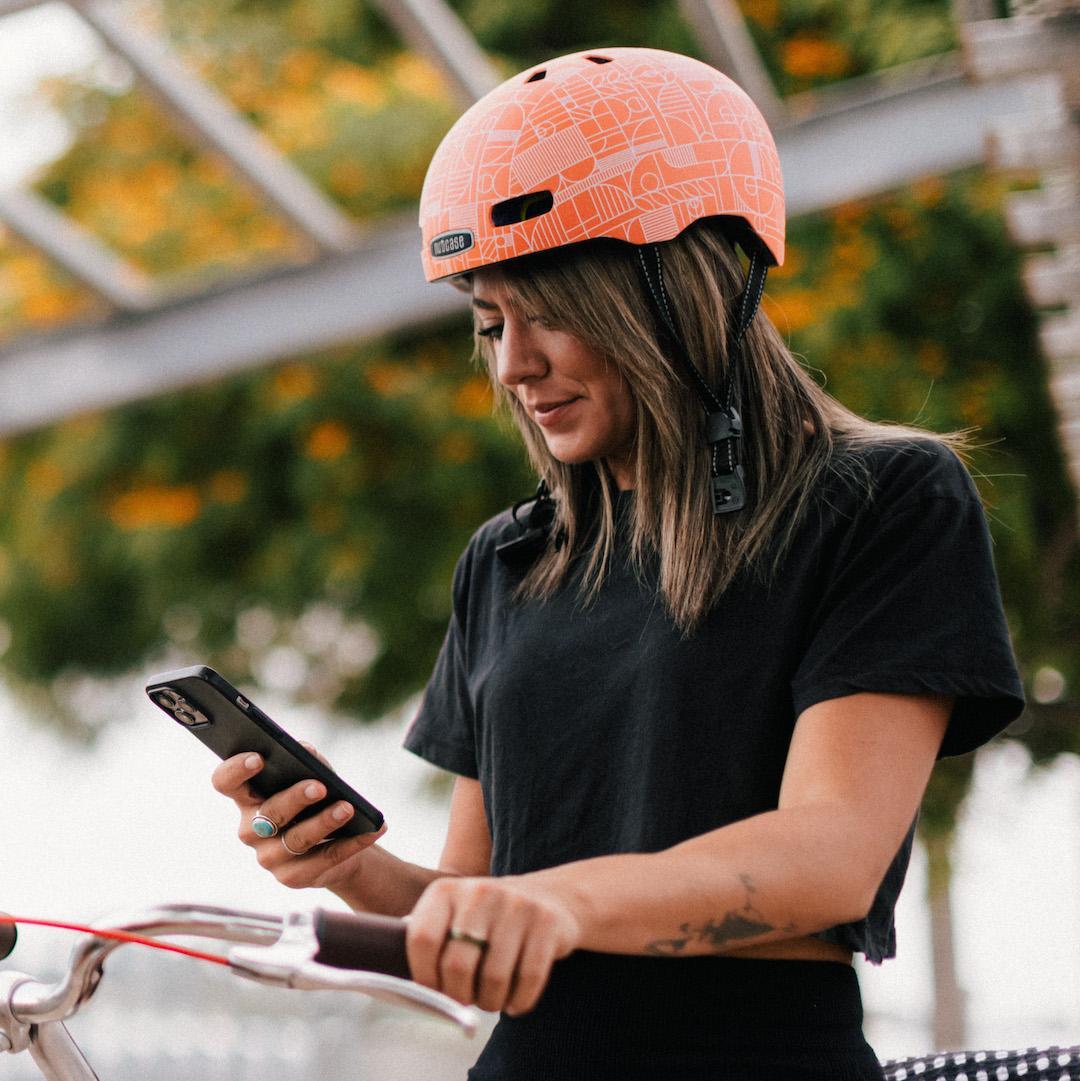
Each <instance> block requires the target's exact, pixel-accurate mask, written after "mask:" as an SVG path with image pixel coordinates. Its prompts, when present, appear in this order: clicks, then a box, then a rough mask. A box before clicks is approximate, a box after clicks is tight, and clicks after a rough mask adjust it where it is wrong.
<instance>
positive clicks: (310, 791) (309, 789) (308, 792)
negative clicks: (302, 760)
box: [304, 781, 319, 799]
mask: <svg viewBox="0 0 1080 1081" xmlns="http://www.w3.org/2000/svg"><path fill="white" fill-rule="evenodd" d="M304 795H305V796H307V798H308V799H315V798H316V797H317V796H318V795H319V786H318V785H317V784H316V783H315V782H314V781H312V782H311V784H309V785H307V786H306V787H305V788H304Z"/></svg>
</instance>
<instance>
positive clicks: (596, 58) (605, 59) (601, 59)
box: [585, 56, 611, 64]
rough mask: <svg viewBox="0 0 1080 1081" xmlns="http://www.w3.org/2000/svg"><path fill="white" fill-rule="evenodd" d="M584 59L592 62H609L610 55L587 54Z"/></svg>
mask: <svg viewBox="0 0 1080 1081" xmlns="http://www.w3.org/2000/svg"><path fill="white" fill-rule="evenodd" d="M585 59H586V60H589V61H591V62H592V63H594V64H610V63H611V57H610V56H587V57H585Z"/></svg>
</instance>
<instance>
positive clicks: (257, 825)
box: [251, 812, 278, 837]
mask: <svg viewBox="0 0 1080 1081" xmlns="http://www.w3.org/2000/svg"><path fill="white" fill-rule="evenodd" d="M251 828H252V830H253V831H254V833H255V836H256V837H276V836H277V832H278V824H277V823H276V822H275V821H274V820H273V819H272V818H267V817H266V815H264V814H263V813H262V812H260V813H259V814H257V815H256V816H255V817H254V818H253V819H252V820H251Z"/></svg>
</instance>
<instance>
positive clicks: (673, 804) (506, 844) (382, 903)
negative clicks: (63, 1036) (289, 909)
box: [215, 49, 1022, 1081]
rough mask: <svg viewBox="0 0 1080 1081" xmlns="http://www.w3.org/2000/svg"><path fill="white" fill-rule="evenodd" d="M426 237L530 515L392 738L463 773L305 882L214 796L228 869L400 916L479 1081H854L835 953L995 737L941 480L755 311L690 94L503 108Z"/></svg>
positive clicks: (506, 95)
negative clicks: (396, 829)
mask: <svg viewBox="0 0 1080 1081" xmlns="http://www.w3.org/2000/svg"><path fill="white" fill-rule="evenodd" d="M421 225H422V227H423V231H424V244H425V248H424V264H425V270H426V273H427V277H428V278H429V280H436V279H441V278H449V279H450V280H452V281H454V282H455V284H458V285H459V286H460V287H463V288H465V289H467V290H468V291H469V292H470V293H471V297H472V306H473V310H474V313H475V317H476V335H477V344H478V352H479V354H480V356H481V357H482V358H483V360H484V361H485V362H486V363H487V365H488V367H489V369H490V371H491V374H492V377H493V381H494V383H495V385H496V389H497V391H498V393H499V395H500V397H501V399H502V400H503V402H504V403H505V404H506V405H507V406H508V407H509V409H510V412H511V414H512V416H513V418H514V420H515V422H516V423H517V426H518V428H519V429H520V430H521V433H522V435H523V437H524V440H525V444H526V447H527V449H528V451H529V454H530V457H531V459H532V461H533V463H534V465H535V466H536V469H537V471H538V473H539V475H540V477H541V478H542V482H543V483H542V484H541V488H540V491H539V493H538V495H537V497H536V498H535V499H534V500H532V501H531V502H530V504H529V506H528V509H527V510H526V509H525V508H524V507H519V508H516V509H515V512H514V513H511V512H507V513H504V514H502V515H500V516H498V517H497V518H495V519H493V520H492V521H490V522H488V523H487V524H485V525H484V526H482V527H481V528H480V529H479V530H478V532H477V533H476V534H475V536H474V537H473V539H472V541H471V543H470V545H469V547H468V549H467V551H466V552H465V554H464V555H463V556H462V558H461V561H460V562H459V564H458V568H457V573H456V575H455V580H454V606H453V616H452V619H451V622H450V627H449V630H448V632H447V637H446V640H445V643H444V646H443V649H442V652H441V654H440V657H439V660H438V663H437V665H436V668H435V672H434V674H433V676H432V679H431V682H430V684H429V686H428V689H427V692H426V694H425V697H424V701H423V704H422V706H421V709H420V712H419V715H418V716H417V718H416V720H415V722H414V724H413V727H412V729H411V731H410V733H409V736H408V739H407V743H406V745H407V746H408V747H409V749H411V750H413V751H415V752H416V753H418V754H420V755H422V756H423V757H425V758H427V759H428V760H430V761H432V762H434V763H435V764H437V765H439V766H442V767H443V768H445V769H448V770H450V771H452V772H453V773H455V774H457V780H456V782H455V787H454V794H453V801H452V805H451V812H450V823H449V831H448V837H447V842H446V847H445V851H444V854H443V857H442V860H441V862H440V866H439V868H438V869H437V870H430V869H423V868H419V867H416V866H413V865H408V864H405V863H403V862H402V861H399V860H397V859H396V858H395V857H393V856H392V855H390V854H389V853H388V852H386V851H385V850H384V849H382V848H380V847H379V846H378V845H373V846H372V845H371V841H372V840H373V838H371V837H368V838H361V839H353V840H341V841H335V842H333V843H330V844H327V845H322V846H319V847H317V848H316V847H313V846H315V845H316V844H317V843H318V842H319V841H321V840H322V839H323V838H324V837H325V836H326V835H327V834H328V833H330V832H331V831H332V830H333V829H335V828H336V827H337V826H338V825H339V824H340V821H341V819H339V818H335V817H334V816H335V815H339V814H347V813H348V809H347V808H334V809H331V811H328V812H325V813H324V814H323V815H321V816H319V817H316V818H313V819H309V820H306V821H303V822H300V823H296V824H294V825H289V823H290V822H292V820H293V819H294V818H295V817H296V816H297V815H298V814H299V813H300V812H301V811H302V810H303V808H304V807H306V806H307V805H308V804H309V803H310V802H312V801H313V800H317V799H318V798H320V797H321V795H322V791H321V788H320V787H319V786H318V785H317V784H311V785H308V786H307V787H306V788H305V787H304V786H297V788H296V789H294V790H289V791H288V792H284V793H281V794H279V795H277V796H275V797H273V798H271V799H269V800H266V801H264V802H262V803H261V804H259V803H258V801H256V800H254V799H253V798H251V797H250V795H249V793H248V791H247V788H246V782H247V781H248V780H249V779H250V778H251V777H252V776H254V775H255V774H256V773H257V772H258V768H259V765H260V763H259V761H258V759H257V757H256V756H251V757H250V758H249V759H247V760H245V759H243V758H236V759H232V760H230V761H229V762H227V763H224V764H223V765H222V766H221V767H219V769H218V771H217V772H216V774H215V783H216V784H217V786H218V787H219V789H220V790H221V791H223V792H225V793H227V794H229V795H231V796H232V797H233V798H234V799H236V801H237V802H238V804H239V805H240V807H241V814H242V824H241V837H242V839H243V840H245V841H246V842H247V843H248V844H250V845H252V846H253V847H255V848H256V850H257V852H258V856H259V860H260V862H261V863H262V864H263V865H264V866H265V867H267V868H269V869H270V870H271V871H273V873H274V874H275V875H276V876H277V877H278V878H279V879H280V880H281V881H282V882H285V883H286V884H288V885H293V886H327V887H329V888H330V889H332V890H333V891H334V892H335V893H337V894H338V895H339V896H340V897H342V898H343V899H344V900H345V901H347V902H348V903H349V904H350V905H352V906H353V907H354V908H357V909H365V910H371V911H378V912H386V913H394V914H402V915H403V914H406V913H409V914H411V916H410V923H409V932H408V948H409V960H410V965H411V968H412V971H413V974H414V976H415V978H416V979H417V980H419V981H420V982H421V983H424V984H427V985H429V986H431V987H436V988H439V989H441V990H443V991H446V992H447V993H449V994H451V995H453V996H454V997H455V998H457V999H459V1000H461V1001H462V1002H475V1003H477V1004H479V1005H480V1006H481V1007H483V1008H484V1009H488V1010H500V1011H502V1014H503V1016H502V1018H501V1020H500V1022H499V1024H498V1026H497V1027H496V1029H495V1032H494V1035H493V1037H492V1039H491V1041H490V1042H489V1044H488V1046H487V1048H486V1049H485V1051H484V1052H483V1054H482V1055H481V1057H480V1060H479V1062H478V1063H477V1065H476V1066H475V1067H474V1069H473V1071H472V1072H471V1073H470V1077H472V1078H473V1079H474V1081H482V1079H488V1078H501V1079H517V1078H537V1079H541V1078H542V1079H545V1081H556V1079H562V1078H566V1079H570V1078H574V1079H580V1078H620V1079H623V1078H680V1079H681V1078H687V1079H689V1078H694V1079H698V1078H719V1077H723V1078H735V1079H743V1078H755V1079H758V1078H764V1077H774V1078H783V1079H787V1078H807V1079H810V1078H814V1079H816V1078H822V1079H824V1078H829V1079H830V1081H835V1079H838V1078H839V1079H845V1078H851V1079H862V1078H879V1077H880V1076H881V1075H880V1070H879V1069H878V1066H877V1062H876V1058H875V1056H874V1054H873V1052H872V1051H871V1049H870V1048H869V1047H868V1045H867V1044H866V1041H865V1039H864V1038H863V1035H862V1031H861V1016H862V1012H861V1003H860V999H859V992H858V985H857V981H856V979H855V975H854V970H853V969H852V967H851V957H852V953H853V951H859V952H862V953H864V954H865V955H866V956H867V957H868V958H869V959H870V960H872V961H874V962H880V961H882V960H883V959H885V958H887V957H890V956H892V955H893V953H894V952H895V935H894V929H893V909H894V906H895V902H896V897H897V894H898V892H899V889H900V885H901V883H902V880H903V877H904V872H905V869H906V865H907V861H908V856H909V853H910V848H911V840H912V831H913V821H914V818H915V814H916V810H917V807H918V803H919V800H920V798H921V795H922V792H923V789H924V787H925V784H926V781H927V778H928V776H929V773H930V770H931V768H932V766H933V763H934V760H935V758H936V757H937V756H939V755H941V754H955V753H960V752H964V751H969V750H971V749H973V748H974V747H976V746H978V745H979V744H980V743H982V742H984V741H985V740H986V739H988V738H989V737H990V736H992V735H993V734H994V733H996V732H997V731H999V730H1000V729H1001V728H1002V727H1004V725H1005V724H1007V723H1008V722H1009V721H1010V720H1011V719H1012V718H1014V717H1015V716H1016V715H1017V714H1018V712H1019V711H1020V709H1021V708H1022V692H1021V688H1020V685H1019V682H1018V679H1017V675H1016V669H1015V664H1014V661H1013V658H1012V654H1011V650H1010V647H1009V642H1008V636H1007V632H1006V630H1005V627H1004V620H1003V617H1002V611H1001V604H1000V600H999V597H998V593H997V584H996V580H995V577H994V571H993V565H992V562H991V559H990V555H989V548H988V541H987V534H986V527H985V522H984V519H983V516H982V512H981V508H980V505H979V501H978V497H977V494H976V491H975V489H974V486H973V485H972V483H971V480H970V478H969V477H968V475H967V473H966V472H965V470H964V469H963V467H962V466H961V465H960V463H959V461H958V459H957V458H956V456H955V454H954V453H953V452H952V451H951V450H950V449H949V446H948V445H947V441H946V440H940V439H934V438H931V437H929V436H927V435H926V434H925V433H921V432H917V431H914V430H911V429H902V428H896V427H886V426H883V425H876V424H871V423H869V422H867V421H864V420H862V419H860V418H858V417H856V416H854V415H853V414H851V413H850V412H849V411H847V410H845V409H844V408H843V407H842V406H840V405H839V404H838V403H837V402H835V401H834V400H832V399H831V398H830V397H829V396H828V395H827V394H825V393H824V391H822V390H821V388H820V387H819V386H818V385H817V384H816V383H815V382H814V381H813V380H812V379H810V378H809V377H808V376H807V374H806V373H805V372H804V371H803V369H802V368H801V367H800V366H799V364H798V363H797V362H796V361H795V360H794V358H793V357H792V356H791V354H790V352H789V351H788V350H787V348H786V347H785V345H784V343H783V341H782V339H781V338H780V336H779V335H778V334H777V332H776V330H775V329H774V328H773V327H772V326H771V324H770V323H769V322H768V320H767V319H766V318H765V317H764V316H763V315H762V314H761V313H757V303H758V300H759V298H760V295H761V289H762V287H763V284H764V273H765V268H766V266H768V265H770V264H774V263H779V262H780V261H781V260H782V259H783V193H782V187H781V181H780V171H779V163H778V160H777V157H776V151H775V147H774V145H773V141H772V138H771V136H770V135H769V132H768V130H767V128H766V126H765V124H764V122H763V120H762V119H761V116H760V114H759V113H758V112H757V110H756V109H755V108H754V106H753V105H752V103H751V102H750V101H749V99H747V98H746V96H745V95H744V94H743V93H742V91H740V90H739V89H738V88H737V87H736V86H735V85H734V84H733V83H731V82H730V80H728V79H727V78H726V77H724V76H723V75H721V74H720V73H719V72H716V71H713V70H712V69H711V68H709V67H707V66H706V65H704V64H701V63H699V62H697V61H694V60H690V59H688V58H685V57H679V56H675V55H673V54H669V53H661V52H657V51H654V50H645V49H611V50H603V51H599V52H595V53H582V54H577V55H574V56H569V57H562V58H560V59H558V60H554V61H551V62H550V63H549V64H545V65H542V66H541V67H540V68H537V69H533V70H531V71H529V72H526V73H523V74H522V75H520V76H517V77H516V78H514V79H511V80H509V81H508V82H507V83H505V84H504V85H503V86H501V87H499V88H498V89H496V90H495V91H493V92H492V93H491V94H489V95H488V96H487V97H486V98H485V99H484V100H483V101H481V102H479V103H478V104H477V105H476V106H474V107H473V109H471V110H470V111H469V112H468V113H466V114H465V116H463V117H462V118H461V120H460V121H459V122H458V124H457V125H455V127H454V128H453V129H452V131H451V132H450V133H449V135H448V136H447V137H446V139H445V140H444V142H443V144H442V146H441V147H440V149H439V151H438V152H437V153H436V156H435V159H434V160H433V162H432V165H431V169H430V170H429V174H428V179H427V182H426V184H425V189H424V196H423V199H422V204H421ZM736 244H737V245H738V246H740V247H742V248H743V250H744V251H745V252H746V254H747V256H748V262H749V269H748V270H747V272H746V275H745V277H744V274H743V271H742V266H741V264H740V261H739V258H738V256H737V253H736V249H735V245H736ZM255 813H258V814H260V815H262V816H264V817H267V818H269V819H270V820H271V821H272V822H274V823H275V825H278V826H280V827H281V828H282V831H283V832H282V835H281V840H282V843H280V844H279V843H278V841H277V840H267V839H260V838H259V837H258V836H256V834H255V832H254V830H253V829H252V827H251V820H252V817H253V815H254V814H255ZM297 853H299V855H297Z"/></svg>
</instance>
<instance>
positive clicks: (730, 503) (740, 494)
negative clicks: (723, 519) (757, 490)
mask: <svg viewBox="0 0 1080 1081" xmlns="http://www.w3.org/2000/svg"><path fill="white" fill-rule="evenodd" d="M745 506H746V475H745V474H744V473H743V467H742V466H741V465H737V466H735V471H734V472H733V473H721V474H720V475H719V476H716V477H713V479H712V509H713V514H730V513H731V512H732V511H736V510H742V509H743V507H745Z"/></svg>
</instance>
